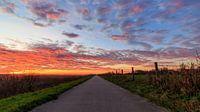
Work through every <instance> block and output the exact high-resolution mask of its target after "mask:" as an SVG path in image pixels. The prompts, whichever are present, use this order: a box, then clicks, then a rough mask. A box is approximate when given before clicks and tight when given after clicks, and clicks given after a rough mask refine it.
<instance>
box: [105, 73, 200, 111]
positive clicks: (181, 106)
mask: <svg viewBox="0 0 200 112" xmlns="http://www.w3.org/2000/svg"><path fill="white" fill-rule="evenodd" d="M102 77H103V78H104V79H106V80H109V81H111V82H113V83H115V84H117V85H119V86H121V87H123V88H125V89H127V90H129V91H131V92H133V93H136V94H139V95H140V96H143V97H145V98H147V99H148V100H150V101H152V102H154V103H156V104H158V105H160V106H163V107H165V108H167V109H168V110H170V111H172V112H200V102H199V101H198V96H192V97H188V96H186V95H182V94H174V93H173V92H172V91H169V90H163V89H162V88H160V87H157V86H154V85H151V84H149V83H148V82H147V78H148V77H147V76H145V75H137V76H136V77H135V81H132V79H131V76H119V75H118V76H116V75H115V76H113V75H108V76H102Z"/></svg>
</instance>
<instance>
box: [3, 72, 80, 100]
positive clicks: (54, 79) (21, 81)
mask: <svg viewBox="0 0 200 112" xmlns="http://www.w3.org/2000/svg"><path fill="white" fill-rule="evenodd" d="M78 78H80V77H78V76H76V77H75V76H34V75H22V76H21V75H0V93H1V94H0V99H1V98H5V97H9V96H13V95H17V94H20V93H26V92H32V91H36V90H40V89H43V88H47V87H52V86H55V85H58V84H60V83H64V82H68V81H72V80H75V79H78Z"/></svg>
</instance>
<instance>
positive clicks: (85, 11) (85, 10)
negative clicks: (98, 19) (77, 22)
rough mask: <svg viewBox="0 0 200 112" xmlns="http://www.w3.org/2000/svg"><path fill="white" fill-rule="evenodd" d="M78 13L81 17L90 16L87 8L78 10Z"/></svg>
mask: <svg viewBox="0 0 200 112" xmlns="http://www.w3.org/2000/svg"><path fill="white" fill-rule="evenodd" d="M78 12H79V13H80V14H82V15H83V16H89V15H90V10H89V9H88V8H81V9H79V10H78Z"/></svg>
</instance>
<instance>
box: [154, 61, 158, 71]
mask: <svg viewBox="0 0 200 112" xmlns="http://www.w3.org/2000/svg"><path fill="white" fill-rule="evenodd" d="M155 71H156V72H158V71H159V69H158V62H155Z"/></svg>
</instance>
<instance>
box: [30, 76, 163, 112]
mask: <svg viewBox="0 0 200 112" xmlns="http://www.w3.org/2000/svg"><path fill="white" fill-rule="evenodd" d="M31 112H167V110H166V109H164V108H162V107H159V106H156V105H155V104H153V103H150V102H148V101H147V100H146V99H144V98H142V97H140V96H138V95H135V94H132V93H130V92H128V91H127V90H125V89H122V88H121V87H119V86H117V85H115V84H112V83H111V82H108V81H106V80H104V79H102V78H101V77H99V76H94V77H93V78H91V79H90V80H88V81H86V82H84V83H82V84H80V85H79V86H77V87H75V88H73V89H71V90H68V91H66V92H65V93H63V94H62V95H60V96H59V97H58V99H56V100H53V101H50V102H48V103H45V104H43V105H41V106H39V107H36V108H35V109H33V110H32V111H31Z"/></svg>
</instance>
